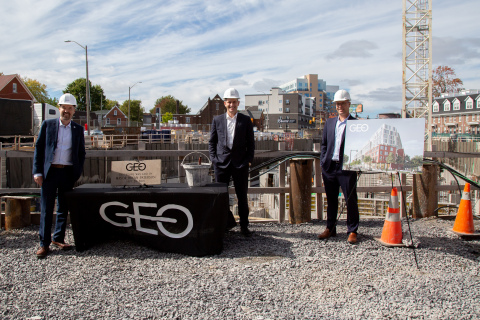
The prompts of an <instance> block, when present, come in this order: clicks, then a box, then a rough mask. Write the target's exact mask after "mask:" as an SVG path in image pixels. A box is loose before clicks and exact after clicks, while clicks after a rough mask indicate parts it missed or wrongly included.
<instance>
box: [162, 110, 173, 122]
mask: <svg viewBox="0 0 480 320" xmlns="http://www.w3.org/2000/svg"><path fill="white" fill-rule="evenodd" d="M172 119H173V114H172V113H171V112H166V113H164V114H163V115H162V123H167V122H168V120H172Z"/></svg>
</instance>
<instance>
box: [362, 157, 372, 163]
mask: <svg viewBox="0 0 480 320" xmlns="http://www.w3.org/2000/svg"><path fill="white" fill-rule="evenodd" d="M363 161H364V162H366V163H369V162H372V157H370V156H365V158H363Z"/></svg>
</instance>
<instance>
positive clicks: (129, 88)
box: [128, 81, 142, 127]
mask: <svg viewBox="0 0 480 320" xmlns="http://www.w3.org/2000/svg"><path fill="white" fill-rule="evenodd" d="M137 83H142V82H141V81H139V82H136V83H135V84H134V85H133V86H131V87H128V127H130V90H131V89H132V88H133V87H135V85H136V84H137Z"/></svg>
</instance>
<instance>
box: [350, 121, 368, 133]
mask: <svg viewBox="0 0 480 320" xmlns="http://www.w3.org/2000/svg"><path fill="white" fill-rule="evenodd" d="M349 129H350V131H351V132H367V131H368V124H366V123H362V124H352V125H350V128H349Z"/></svg>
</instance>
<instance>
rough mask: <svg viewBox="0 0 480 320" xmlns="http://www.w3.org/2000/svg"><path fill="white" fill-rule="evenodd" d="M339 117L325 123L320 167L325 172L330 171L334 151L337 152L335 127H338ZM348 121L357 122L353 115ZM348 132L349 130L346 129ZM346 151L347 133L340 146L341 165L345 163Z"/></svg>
mask: <svg viewBox="0 0 480 320" xmlns="http://www.w3.org/2000/svg"><path fill="white" fill-rule="evenodd" d="M337 120H338V117H335V118H329V119H327V122H326V123H325V128H324V129H323V135H322V144H321V146H320V165H321V166H322V169H323V170H325V171H330V165H331V161H332V157H333V151H334V150H335V127H336V125H337ZM347 120H357V118H355V117H353V116H352V115H349V116H348V119H347ZM345 130H347V128H345ZM344 149H345V131H344V132H343V136H342V144H341V145H340V158H339V161H340V163H343V152H344Z"/></svg>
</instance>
